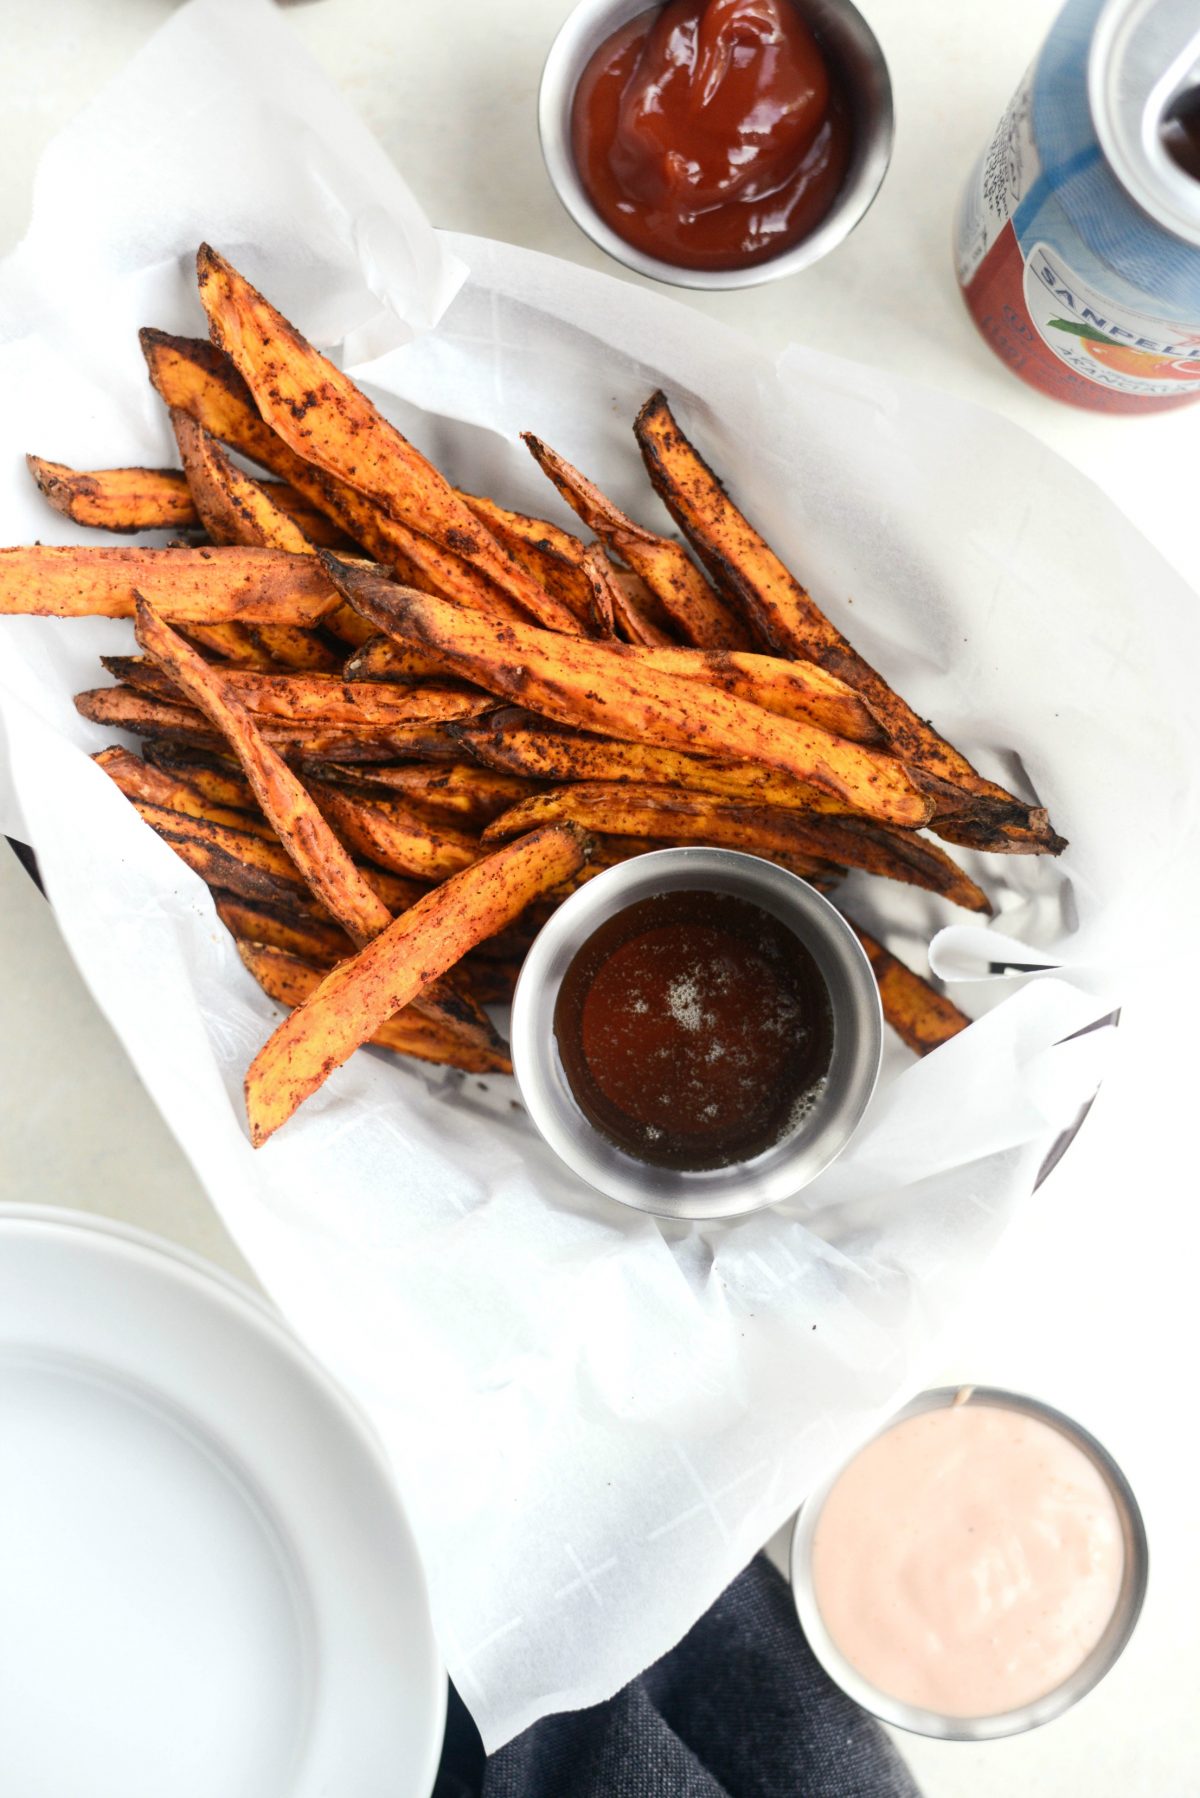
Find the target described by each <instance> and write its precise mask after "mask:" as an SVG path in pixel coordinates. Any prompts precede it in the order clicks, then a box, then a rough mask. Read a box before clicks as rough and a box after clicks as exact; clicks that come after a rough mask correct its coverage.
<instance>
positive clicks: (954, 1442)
mask: <svg viewBox="0 0 1200 1798" xmlns="http://www.w3.org/2000/svg"><path fill="white" fill-rule="evenodd" d="M1148 1569H1149V1554H1148V1549H1147V1545H1146V1532H1145V1528H1144V1526H1143V1523H1142V1518H1141V1513H1140V1511H1139V1510H1138V1505H1137V1501H1136V1499H1135V1498H1134V1495H1133V1492H1132V1490H1131V1489H1130V1486H1129V1483H1128V1481H1127V1480H1126V1478H1125V1476H1124V1474H1123V1473H1122V1472H1121V1469H1120V1468H1119V1467H1118V1466H1117V1464H1116V1462H1115V1461H1114V1460H1113V1459H1112V1456H1111V1455H1110V1454H1109V1453H1108V1451H1107V1450H1106V1449H1105V1448H1103V1447H1102V1446H1101V1444H1100V1443H1099V1442H1097V1441H1096V1439H1095V1438H1094V1437H1093V1436H1091V1435H1089V1433H1088V1432H1087V1431H1086V1430H1084V1429H1083V1428H1082V1427H1081V1426H1080V1425H1079V1424H1077V1423H1075V1422H1073V1421H1072V1419H1071V1418H1069V1417H1065V1416H1063V1414H1062V1413H1061V1412H1059V1411H1055V1410H1053V1409H1052V1408H1051V1407H1050V1406H1049V1405H1044V1404H1042V1403H1041V1402H1040V1401H1039V1400H1037V1399H1032V1398H1026V1397H1024V1396H1022V1395H1020V1394H1018V1393H1013V1392H1004V1391H999V1390H996V1389H994V1388H991V1387H953V1386H951V1387H943V1388H939V1389H937V1390H935V1391H930V1392H924V1393H922V1394H921V1395H920V1397H918V1398H916V1399H914V1400H913V1401H912V1403H911V1404H910V1405H908V1406H907V1407H906V1408H905V1409H904V1410H902V1411H900V1412H899V1413H898V1414H897V1416H896V1417H894V1418H892V1419H891V1421H890V1422H889V1423H888V1424H887V1425H886V1427H885V1428H884V1429H882V1430H881V1431H879V1433H878V1434H877V1435H876V1436H874V1437H873V1438H872V1439H871V1441H869V1442H868V1443H866V1444H864V1446H863V1447H862V1448H860V1449H859V1450H858V1452H857V1453H856V1454H855V1455H854V1456H853V1457H852V1459H851V1460H849V1461H848V1462H847V1463H846V1464H845V1466H843V1467H842V1468H841V1469H839V1471H838V1472H837V1473H836V1474H835V1475H834V1476H833V1477H832V1478H831V1479H830V1480H829V1481H828V1482H827V1483H826V1484H825V1485H824V1486H823V1487H822V1488H821V1489H820V1490H819V1491H817V1492H815V1493H813V1494H812V1496H811V1497H810V1498H809V1499H807V1500H806V1502H805V1504H804V1506H803V1508H802V1510H801V1511H800V1514H799V1515H798V1517H797V1518H796V1523H795V1527H794V1530H793V1533H792V1552H791V1578H792V1591H793V1594H794V1597H795V1601H796V1609H797V1612H798V1614H799V1618H800V1622H801V1625H802V1627H803V1629H804V1632H805V1635H806V1636H807V1637H808V1640H809V1643H810V1645H811V1647H812V1649H813V1652H814V1654H815V1655H816V1657H817V1659H818V1660H819V1661H820V1663H821V1665H822V1666H823V1667H824V1669H825V1671H826V1672H827V1673H828V1674H829V1676H830V1678H831V1679H833V1680H834V1681H836V1683H837V1684H838V1685H839V1686H841V1688H842V1690H843V1691H845V1692H848V1693H849V1695H850V1696H851V1697H852V1698H854V1699H856V1700H857V1701H858V1702H859V1704H861V1705H862V1706H863V1707H864V1708H865V1709H866V1710H869V1711H871V1712H873V1713H874V1715H875V1716H877V1717H879V1718H881V1719H882V1720H883V1721H884V1722H885V1723H891V1724H895V1725H896V1726H897V1727H899V1728H901V1729H907V1730H912V1731H913V1732H914V1733H916V1734H918V1735H926V1736H937V1737H941V1738H943V1739H945V1740H951V1741H966V1742H982V1741H988V1740H991V1739H994V1738H996V1737H999V1736H1010V1735H1017V1734H1019V1733H1021V1732H1022V1731H1024V1730H1028V1729H1035V1728H1037V1727H1038V1725H1040V1724H1042V1723H1048V1722H1049V1721H1050V1720H1051V1719H1052V1718H1054V1717H1058V1716H1061V1714H1062V1713H1063V1712H1064V1711H1066V1710H1068V1709H1070V1707H1071V1706H1072V1705H1073V1704H1075V1703H1077V1702H1078V1700H1079V1699H1081V1698H1082V1697H1083V1696H1084V1695H1085V1693H1087V1692H1089V1691H1091V1689H1092V1687H1093V1686H1095V1685H1096V1684H1097V1682H1098V1681H1099V1680H1101V1679H1102V1678H1103V1677H1104V1675H1105V1674H1106V1673H1107V1672H1108V1671H1109V1669H1110V1668H1111V1667H1112V1666H1113V1664H1114V1662H1115V1661H1116V1660H1117V1658H1118V1657H1119V1656H1120V1654H1121V1653H1122V1651H1123V1650H1124V1648H1125V1646H1126V1644H1127V1642H1128V1641H1129V1638H1130V1636H1131V1635H1132V1633H1133V1629H1134V1625H1135V1624H1136V1622H1137V1619H1138V1614H1139V1612H1140V1610H1141V1607H1142V1601H1143V1598H1144V1596H1145V1591H1146V1582H1147V1575H1148Z"/></svg>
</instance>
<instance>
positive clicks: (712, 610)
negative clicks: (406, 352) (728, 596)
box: [522, 431, 755, 649]
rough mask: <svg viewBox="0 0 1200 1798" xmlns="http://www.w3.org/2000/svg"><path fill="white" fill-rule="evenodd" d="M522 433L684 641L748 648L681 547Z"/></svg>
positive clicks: (750, 642) (749, 638)
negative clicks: (635, 519)
mask: <svg viewBox="0 0 1200 1798" xmlns="http://www.w3.org/2000/svg"><path fill="white" fill-rule="evenodd" d="M522 437H523V438H524V441H525V443H526V445H527V447H528V449H529V452H530V454H531V455H532V457H533V459H534V461H535V462H536V463H537V465H538V467H539V468H540V469H541V470H542V472H543V474H546V475H548V476H549V478H550V479H551V480H552V481H553V482H554V485H555V486H556V487H557V488H558V491H559V492H560V493H561V494H562V496H563V498H564V499H565V500H566V502H567V504H568V505H569V506H570V507H571V508H572V510H573V511H575V512H577V513H578V514H579V516H580V518H581V519H582V520H583V522H584V524H586V525H587V527H588V529H589V530H591V531H594V532H595V533H596V535H597V537H599V538H600V540H601V542H602V543H604V544H605V545H606V546H607V547H608V548H609V549H610V550H611V551H612V552H613V554H614V555H616V556H617V557H618V558H619V559H620V560H621V561H622V562H624V563H626V564H627V566H628V567H630V568H631V569H632V570H633V572H634V573H635V574H637V575H640V576H641V578H642V580H644V581H645V583H646V585H647V586H648V587H649V589H650V591H651V592H652V593H653V594H654V595H655V597H656V598H657V599H658V600H659V602H660V604H661V605H662V606H663V608H664V609H665V611H666V613H667V616H668V617H669V618H670V620H671V622H672V623H673V624H674V626H675V628H676V629H677V630H678V632H679V634H680V636H681V637H682V638H683V640H684V642H685V643H691V644H693V645H694V646H695V647H696V648H697V649H751V648H753V647H754V645H755V639H754V637H753V635H752V633H751V632H750V630H749V629H748V628H747V627H746V625H745V624H744V623H743V622H742V621H741V620H740V619H739V618H738V617H737V615H736V613H734V612H733V611H732V610H731V608H730V607H729V606H728V605H727V604H726V603H725V601H724V600H723V599H722V598H721V597H720V595H719V594H717V593H715V592H714V591H713V589H712V588H711V587H710V586H709V584H708V582H707V581H706V580H705V578H704V576H703V574H701V572H700V570H699V569H698V568H697V567H696V564H695V563H694V562H693V561H692V559H691V557H690V556H689V555H688V553H687V551H686V550H685V549H683V548H682V547H681V545H680V544H678V543H673V542H672V541H671V539H670V538H669V537H659V536H657V535H656V534H655V532H653V531H647V530H644V529H643V528H642V526H641V525H637V524H635V523H634V522H633V520H632V518H627V517H626V516H625V514H624V512H622V511H621V510H620V508H619V507H618V506H615V505H614V504H613V502H612V501H611V500H610V499H609V498H608V497H607V495H606V494H603V493H601V491H600V489H599V487H597V486H596V485H595V483H594V482H592V481H589V480H588V479H587V477H586V475H583V474H581V473H580V472H579V470H578V469H577V468H573V467H572V465H571V464H570V463H569V462H568V461H567V459H566V457H565V456H560V455H559V454H558V453H557V451H555V450H552V449H551V448H550V446H549V444H546V443H543V442H542V440H541V438H540V437H535V436H534V435H533V433H532V432H531V431H523V432H522Z"/></svg>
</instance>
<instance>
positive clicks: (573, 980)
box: [511, 847, 883, 1220]
mask: <svg viewBox="0 0 1200 1798" xmlns="http://www.w3.org/2000/svg"><path fill="white" fill-rule="evenodd" d="M511 1041H512V1058H513V1068H514V1071H515V1073H516V1077H517V1084H518V1086H519V1087H520V1090H521V1096H522V1098H523V1099H524V1101H525V1105H526V1108H527V1110H528V1112H529V1115H530V1118H531V1119H532V1121H533V1123H534V1124H535V1126H536V1127H537V1129H538V1130H539V1131H540V1133H541V1135H542V1137H543V1138H544V1139H545V1141H546V1142H547V1143H548V1144H549V1146H550V1147H551V1148H552V1149H553V1150H554V1151H555V1153H556V1154H557V1155H558V1157H559V1159H560V1160H561V1161H563V1162H565V1164H566V1165H567V1166H568V1167H569V1168H571V1169H572V1171H573V1172H574V1173H576V1174H577V1175H579V1177H580V1178H581V1179H583V1180H586V1181H587V1182H588V1184H589V1185H591V1186H593V1187H595V1188H597V1189H598V1190H599V1191H600V1192H603V1193H605V1194H607V1195H608V1196H609V1197H610V1198H613V1199H619V1200H620V1201H621V1202H622V1203H623V1204H626V1205H632V1206H634V1207H635V1208H636V1209H637V1210H639V1211H649V1212H653V1213H655V1214H656V1215H658V1216H660V1217H673V1218H690V1219H697V1220H706V1219H715V1218H728V1217H738V1216H740V1215H742V1214H743V1213H745V1212H749V1211H757V1210H760V1209H761V1208H762V1207H763V1206H765V1205H773V1204H776V1203H778V1202H779V1201H780V1200H782V1199H786V1198H789V1197H791V1195H792V1194H794V1193H796V1192H799V1191H800V1189H801V1188H802V1187H804V1186H807V1185H808V1183H809V1182H810V1181H812V1180H815V1179H816V1177H817V1175H818V1174H819V1173H820V1172H821V1171H822V1170H823V1169H824V1168H826V1167H828V1166H829V1164H830V1162H831V1161H833V1160H834V1159H835V1157H836V1156H837V1155H839V1154H840V1153H841V1151H842V1150H843V1149H844V1148H845V1146H846V1144H847V1143H848V1142H849V1141H850V1138H851V1136H852V1135H853V1134H854V1131H855V1129H856V1128H857V1126H858V1124H859V1121H860V1120H861V1118H862V1115H863V1112H864V1111H865V1110H866V1107H867V1103H868V1101H869V1099H870V1097H871V1094H872V1092H873V1091H874V1088H875V1081H876V1079H877V1077H878V1073H879V1062H880V1056H881V1053H882V1044H883V1018H882V1012H881V1008H880V1003H879V989H878V987H877V985H876V982H875V977H874V975H873V974H872V972H871V966H870V963H869V962H868V961H867V958H866V956H865V954H864V953H863V950H862V947H861V946H860V944H859V942H858V939H857V937H856V936H855V934H854V932H853V930H852V929H851V928H850V926H849V925H848V924H847V922H846V920H845V919H844V918H843V917H842V915H841V913H840V912H838V911H836V910H835V909H834V907H833V906H832V905H830V903H829V901H828V900H827V899H826V898H824V897H823V895H822V894H820V893H819V892H817V890H816V888H815V887H812V886H810V885H809V884H808V883H807V882H806V881H804V880H801V879H800V878H799V877H798V876H797V875H795V874H791V873H789V872H788V871H787V870H786V869H784V868H780V867H777V866H776V865H775V864H774V863H773V862H767V861H762V860H761V859H760V858H759V857H758V856H754V855H743V854H741V853H740V852H739V851H737V850H732V849H705V848H690V847H689V848H679V849H660V850H654V851H651V852H650V853H647V854H644V855H638V856H634V857H633V858H632V859H631V860H629V861H626V862H622V863H620V864H618V866H616V867H614V868H608V869H605V871H604V872H603V873H601V874H597V875H595V876H594V877H593V878H592V879H591V880H589V881H587V882H586V883H585V884H584V885H583V886H582V887H580V888H578V890H577V891H576V892H574V893H573V894H572V895H571V897H570V898H569V899H567V900H566V901H565V903H564V904H562V905H560V906H559V908H558V910H557V911H556V912H554V914H553V915H552V916H551V918H550V920H549V921H548V923H547V924H546V925H545V926H544V927H543V929H542V930H541V932H540V933H539V935H538V936H537V938H536V940H535V941H534V944H533V947H532V948H531V949H530V951H529V953H528V955H527V956H526V958H525V964H524V966H523V968H522V970H521V975H520V978H519V980H518V982H517V990H516V993H515V995H514V998H513V1010H512V1028H511Z"/></svg>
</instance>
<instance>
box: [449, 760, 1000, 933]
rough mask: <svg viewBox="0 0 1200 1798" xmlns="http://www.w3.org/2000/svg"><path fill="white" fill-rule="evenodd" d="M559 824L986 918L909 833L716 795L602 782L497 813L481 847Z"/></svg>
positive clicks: (933, 849) (975, 894) (972, 893)
mask: <svg viewBox="0 0 1200 1798" xmlns="http://www.w3.org/2000/svg"><path fill="white" fill-rule="evenodd" d="M562 819H568V820H570V821H571V822H572V823H575V824H579V825H582V826H583V827H584V828H585V829H587V830H603V831H616V832H618V833H619V834H621V835H622V836H633V837H637V836H647V837H654V838H658V839H662V838H669V839H670V840H672V841H673V842H699V843H713V844H716V845H718V846H720V847H724V848H728V849H745V850H747V851H749V853H750V854H757V855H765V856H774V855H776V854H784V855H801V856H815V857H818V858H820V859H822V860H825V861H828V862H835V863H837V864H839V865H840V866H842V867H845V868H865V869H867V871H868V872H870V873H872V874H882V875H884V876H885V877H887V878H888V879H891V880H901V881H904V882H905V883H906V884H907V885H909V886H919V887H924V888H925V889H926V890H927V891H929V892H932V893H939V894H940V895H941V896H942V897H943V898H945V899H950V900H952V901H953V902H954V904H956V905H962V906H965V907H966V908H967V909H968V910H969V911H983V912H987V911H990V910H991V906H990V904H989V903H988V899H987V897H986V895H985V894H984V893H983V892H982V891H981V890H980V888H979V887H977V886H976V885H975V882H974V881H973V880H971V879H970V878H969V877H968V876H967V875H966V874H964V873H963V871H962V869H961V868H960V867H958V866H957V864H956V863H954V862H952V861H951V859H950V857H949V856H948V855H947V854H946V852H945V851H944V850H943V849H939V848H938V846H937V844H936V843H930V842H928V841H927V840H926V838H924V837H921V836H917V835H916V834H915V833H914V832H912V831H908V830H891V829H889V828H888V827H887V826H886V825H881V824H878V823H876V822H873V821H872V820H869V819H866V818H823V817H814V816H811V815H809V814H806V813H802V812H796V811H787V810H784V809H783V808H781V807H777V806H768V805H743V804H742V803H741V802H740V801H739V800H736V799H729V798H725V797H723V796H722V795H720V794H716V793H712V794H686V793H679V792H677V791H676V790H675V789H674V788H672V787H651V786H636V785H616V784H608V783H605V782H599V781H598V782H591V783H588V784H585V785H582V786H573V787H571V786H563V787H555V788H554V789H553V790H552V791H551V792H548V793H535V794H534V795H533V796H532V798H529V799H523V800H522V801H521V803H520V804H519V805H515V806H513V808H512V810H511V811H508V812H503V813H501V815H500V817H499V818H497V819H495V821H494V822H493V823H491V824H489V825H488V827H487V829H486V830H485V831H484V833H483V840H484V842H485V843H490V842H500V841H503V840H504V839H505V838H506V837H510V836H515V835H517V834H518V832H520V831H524V830H530V829H532V828H533V827H534V826H535V825H537V824H550V823H557V822H559V821H560V820H562Z"/></svg>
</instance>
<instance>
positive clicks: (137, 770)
mask: <svg viewBox="0 0 1200 1798" xmlns="http://www.w3.org/2000/svg"><path fill="white" fill-rule="evenodd" d="M92 760H93V761H95V762H97V763H99V765H100V767H101V768H103V769H104V772H105V773H106V774H107V775H108V776H109V778H110V779H111V780H114V781H115V782H116V784H117V785H118V786H119V787H120V789H121V791H122V793H124V795H125V797H126V799H140V800H142V801H143V802H144V803H146V804H149V805H158V806H162V807H163V809H164V810H165V811H170V812H183V813H185V814H186V815H187V816H188V817H190V818H207V819H208V821H209V823H210V824H224V825H228V827H229V828H230V829H231V830H244V831H247V832H248V833H249V834H250V835H251V836H256V837H265V838H267V839H268V840H269V841H270V842H272V843H278V842H279V838H278V837H277V836H276V834H275V832H274V831H273V830H272V829H271V826H270V825H269V824H268V823H266V822H265V820H264V819H263V818H261V817H260V816H258V815H257V812H256V811H255V812H250V811H246V810H244V809H242V808H240V807H234V806H225V805H220V804H218V803H217V802H216V801H214V800H213V799H211V798H209V797H208V795H207V794H205V793H203V792H201V791H200V789H199V788H198V787H196V786H194V785H193V784H192V783H191V782H190V781H188V780H185V779H184V778H183V777H182V776H181V775H178V774H169V773H168V772H167V771H166V769H165V768H156V767H155V766H154V765H153V763H150V762H144V761H143V760H142V758H141V757H140V756H137V755H134V754H133V753H132V752H131V751H130V750H128V749H120V748H117V747H115V746H114V747H113V748H112V749H102V750H100V752H99V753H98V754H97V755H95V756H93V757H92Z"/></svg>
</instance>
